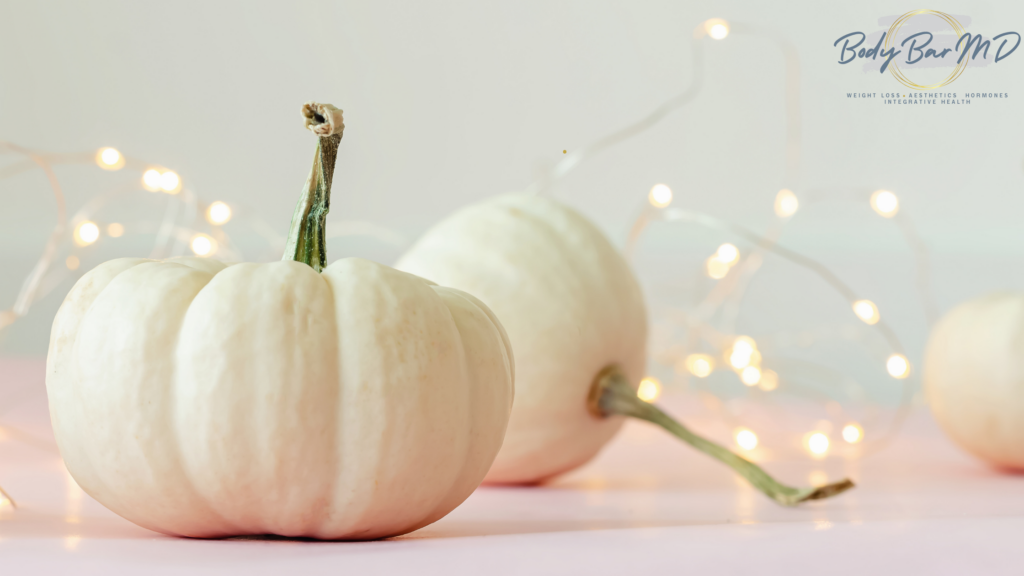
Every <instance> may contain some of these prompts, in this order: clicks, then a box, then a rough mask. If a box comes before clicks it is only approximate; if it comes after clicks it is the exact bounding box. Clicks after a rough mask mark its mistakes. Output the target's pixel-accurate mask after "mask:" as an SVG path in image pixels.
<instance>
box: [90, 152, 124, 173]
mask: <svg viewBox="0 0 1024 576" xmlns="http://www.w3.org/2000/svg"><path fill="white" fill-rule="evenodd" d="M96 165H97V166H99V167H100V168H103V169H104V170H120V169H121V168H124V156H122V155H121V153H120V152H118V151H117V150H116V149H114V148H100V149H99V150H97V151H96Z"/></svg>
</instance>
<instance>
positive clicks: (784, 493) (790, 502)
mask: <svg viewBox="0 0 1024 576" xmlns="http://www.w3.org/2000/svg"><path fill="white" fill-rule="evenodd" d="M587 407H588V408H589V410H590V412H591V413H592V414H594V415H595V416H597V417H599V418H605V417H608V416H611V415H616V414H617V415H621V416H632V417H633V418H639V419H641V420H646V421H648V422H650V423H652V424H657V425H658V426H661V427H662V428H664V429H665V430H667V431H668V432H670V433H671V434H672V435H674V436H676V437H677V438H679V439H680V440H682V441H683V442H686V443H687V444H689V445H690V446H693V447H694V448H696V449H697V450H700V451H701V452H703V453H705V454H707V455H708V456H711V457H712V458H715V459H717V460H719V461H721V462H722V463H724V464H725V465H726V466H729V467H730V468H732V469H733V470H735V471H736V473H738V474H739V475H740V476H743V477H744V478H746V479H747V480H748V481H749V482H750V483H751V484H753V485H754V487H755V488H757V489H758V490H760V491H761V492H763V493H764V494H765V496H768V497H769V498H771V499H772V500H775V501H776V502H778V503H779V504H782V505H783V506H795V505H797V504H799V503H801V502H806V501H807V500H820V499H822V498H829V497H831V496H835V495H837V494H840V493H842V492H845V491H847V490H849V489H850V488H853V482H852V481H850V480H849V479H845V480H841V481H839V482H835V483H833V484H828V485H825V486H820V487H818V488H793V487H791V486H786V485H785V484H782V483H780V482H779V481H778V480H776V479H774V478H772V477H771V476H769V475H768V473H767V472H765V471H764V470H762V469H761V467H760V466H758V465H757V464H754V463H753V462H751V461H749V460H747V459H746V458H743V457H741V456H738V455H736V454H733V453H732V452H730V451H729V450H728V449H726V448H724V447H722V446H719V445H718V444H715V443H714V442H712V441H710V440H707V439H705V438H702V437H700V436H698V435H697V434H694V433H693V432H691V431H690V430H689V429H688V428H686V427H685V426H683V425H682V424H680V423H679V422H677V421H676V420H675V419H673V418H672V417H671V416H669V415H668V414H666V413H664V412H662V411H661V410H660V409H659V408H658V407H657V406H654V405H653V404H648V403H647V402H644V401H643V400H641V399H639V398H637V395H636V391H635V390H633V388H632V387H631V386H630V385H629V382H628V381H627V380H626V377H625V376H623V375H622V372H621V370H620V369H619V368H618V367H617V366H609V367H607V368H605V369H604V370H602V371H601V372H600V373H599V374H598V375H597V378H596V379H595V380H594V385H593V387H591V389H590V397H589V398H588V399H587Z"/></svg>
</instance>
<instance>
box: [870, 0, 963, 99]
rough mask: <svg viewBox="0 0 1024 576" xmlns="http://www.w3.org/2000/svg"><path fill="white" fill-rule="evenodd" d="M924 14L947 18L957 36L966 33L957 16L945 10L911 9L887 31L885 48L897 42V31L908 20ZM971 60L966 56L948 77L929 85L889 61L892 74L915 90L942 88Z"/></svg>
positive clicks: (960, 72) (956, 76)
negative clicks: (913, 78) (914, 78)
mask: <svg viewBox="0 0 1024 576" xmlns="http://www.w3.org/2000/svg"><path fill="white" fill-rule="evenodd" d="M923 14H931V15H933V16H938V17H939V18H942V19H943V20H945V21H946V23H948V24H949V25H950V26H951V27H952V28H953V31H954V32H956V37H957V38H960V37H961V36H963V35H964V32H966V30H964V27H963V26H961V25H960V22H957V19H956V18H953V17H952V16H950V15H949V14H946V13H945V12H939V11H938V10H911V11H910V12H907V13H906V14H904V15H903V16H900V17H899V18H897V19H896V21H895V22H893V23H892V26H890V27H889V32H887V33H886V35H885V48H889V43H890V42H895V38H896V33H897V32H899V30H900V28H902V27H903V25H904V24H906V23H907V21H908V20H910V19H911V18H913V17H914V16H921V15H923ZM969 60H970V58H964V59H963V60H961V61H960V62H959V63H957V65H956V68H954V69H953V72H951V73H950V74H949V77H947V78H946V79H945V80H943V81H942V82H939V83H938V84H929V85H927V86H924V85H921V84H918V83H916V82H914V81H913V80H911V79H910V78H907V75H906V74H904V73H903V71H902V70H900V68H899V66H897V65H896V62H895V61H893V62H890V63H889V72H891V73H892V75H893V76H894V77H895V78H896V79H897V80H899V82H900V83H901V84H903V85H904V86H906V87H908V88H913V89H915V90H934V89H935V88H941V87H942V86H945V85H946V84H949V83H950V82H952V81H954V80H956V79H957V78H959V77H960V75H961V74H963V73H964V70H966V69H967V62H968V61H969Z"/></svg>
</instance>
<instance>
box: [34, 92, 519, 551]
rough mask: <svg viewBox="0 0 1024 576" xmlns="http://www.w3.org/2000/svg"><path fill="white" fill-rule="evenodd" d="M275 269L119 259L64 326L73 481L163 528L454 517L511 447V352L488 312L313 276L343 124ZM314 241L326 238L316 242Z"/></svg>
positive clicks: (373, 273)
mask: <svg viewBox="0 0 1024 576" xmlns="http://www.w3.org/2000/svg"><path fill="white" fill-rule="evenodd" d="M312 106H314V108H310V106H307V109H304V113H305V114H306V116H307V118H311V117H315V118H316V121H315V122H313V124H314V126H311V129H312V128H317V127H321V126H322V125H323V124H325V123H326V121H325V116H326V117H328V119H330V118H329V117H330V116H331V115H332V114H333V115H335V116H336V118H335V119H334V120H335V122H333V123H331V126H335V125H337V126H338V129H337V130H336V131H335V130H334V129H333V128H331V129H328V130H321V131H316V130H315V131H316V132H317V133H318V134H319V135H321V139H320V144H319V145H318V154H317V156H316V158H315V160H314V169H313V171H312V173H311V176H310V179H309V181H307V187H306V190H305V192H304V194H303V197H302V200H300V202H299V208H298V209H297V210H296V218H295V219H294V220H293V229H292V235H291V238H290V242H289V251H290V252H289V253H286V255H285V260H286V261H282V262H274V263H271V264H238V265H233V266H225V265H224V264H221V263H219V262H216V261H213V260H204V259H198V258H184V259H172V260H168V261H153V260H143V259H119V260H113V261H110V262H107V263H105V264H102V265H100V266H99V267H97V268H96V269H94V270H92V271H91V272H89V273H88V274H86V275H84V276H83V277H82V278H81V279H80V280H79V281H78V283H77V284H76V285H75V287H74V288H73V289H72V290H71V292H70V293H69V294H68V296H67V298H66V299H65V301H64V304H63V305H62V306H61V308H60V311H59V312H58V313H57V317H56V319H55V320H54V323H53V330H52V333H51V339H50V350H49V355H48V357H47V376H46V387H47V393H48V395H49V401H50V414H51V418H52V422H53V428H54V432H55V435H56V438H57V443H58V445H59V447H60V451H61V454H62V456H63V457H64V461H65V463H66V465H67V468H68V471H69V472H70V473H71V475H72V476H73V477H74V478H75V480H76V481H77V482H78V484H79V485H80V486H81V487H82V488H83V489H84V490H85V491H86V492H87V493H88V494H90V495H91V496H92V497H93V498H95V499H96V500H98V501H99V502H100V503H102V504H103V505H105V506H107V507H108V508H110V509H111V510H113V511H114V512H116V513H118V514H120V515H121V516H124V517H125V518H127V519H129V520H131V521H133V522H135V523H137V524H139V525H141V526H144V527H147V528H150V529H152V530H157V531H159V532H164V533H167V534H177V535H183V536H193V537H222V536H233V535H243V534H279V535H283V536H306V537H312V538H324V539H371V538H381V537H385V536H393V535H397V534H401V533H404V532H408V531H411V530H415V529H417V528H419V527H421V526H424V525H427V524H429V523H431V522H434V521H435V520H437V519H439V518H441V517H442V516H444V515H445V514H447V513H448V512H449V511H451V510H452V509H454V508H455V507H456V506H458V505H459V503H461V502H462V501H463V500H464V499H465V498H466V497H468V496H469V494H470V493H472V491H473V490H474V489H475V488H476V487H477V485H478V484H479V483H480V481H481V480H482V479H483V477H484V474H485V473H486V472H487V470H488V468H489V467H490V465H491V462H492V461H493V459H494V457H495V455H496V454H497V452H498V449H499V448H500V447H501V442H502V438H503V436H504V432H505V427H506V423H507V421H508V417H509V412H510V410H511V406H512V397H513V360H512V351H511V349H510V347H509V341H508V339H507V337H506V335H505V333H504V331H503V329H502V327H501V324H500V323H499V322H498V321H497V319H496V318H495V317H494V315H493V314H492V313H491V312H490V311H489V310H488V309H487V307H486V306H484V305H483V304H482V303H481V302H480V301H478V300H477V299H476V298H474V297H472V296H470V295H468V294H465V293H463V292H460V291H458V290H454V289H451V288H443V287H439V286H436V285H432V284H431V283H429V282H427V281H424V280H423V279H422V278H418V277H416V276H413V275H410V274H406V273H404V272H399V271H397V270H394V269H392V268H388V267H386V266H382V265H380V264H375V263H372V262H369V261H366V260H360V259H355V258H350V259H344V260H339V261H337V262H335V263H333V264H332V265H330V266H328V267H326V268H325V269H323V271H322V273H321V272H320V271H319V270H320V266H321V262H323V259H324V257H325V255H324V252H323V243H322V238H323V237H324V234H323V217H324V216H325V215H326V212H327V207H328V200H329V195H330V178H331V172H332V171H333V166H334V156H333V153H334V152H336V150H337V144H338V142H339V141H340V126H341V112H340V110H336V109H333V107H330V108H327V107H324V106H322V105H312ZM318 239H320V240H318Z"/></svg>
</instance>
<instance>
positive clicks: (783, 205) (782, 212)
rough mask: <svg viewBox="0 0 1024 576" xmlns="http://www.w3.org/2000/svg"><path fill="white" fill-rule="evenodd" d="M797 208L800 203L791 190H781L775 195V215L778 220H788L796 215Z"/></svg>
mask: <svg viewBox="0 0 1024 576" xmlns="http://www.w3.org/2000/svg"><path fill="white" fill-rule="evenodd" d="M798 208H800V201H799V200H797V199H796V194H793V191H792V190H787V189H786V188H783V189H782V190H779V193H778V194H776V195H775V215H776V216H778V217H779V218H789V217H790V216H792V215H793V214H796V211H797V209H798Z"/></svg>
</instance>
